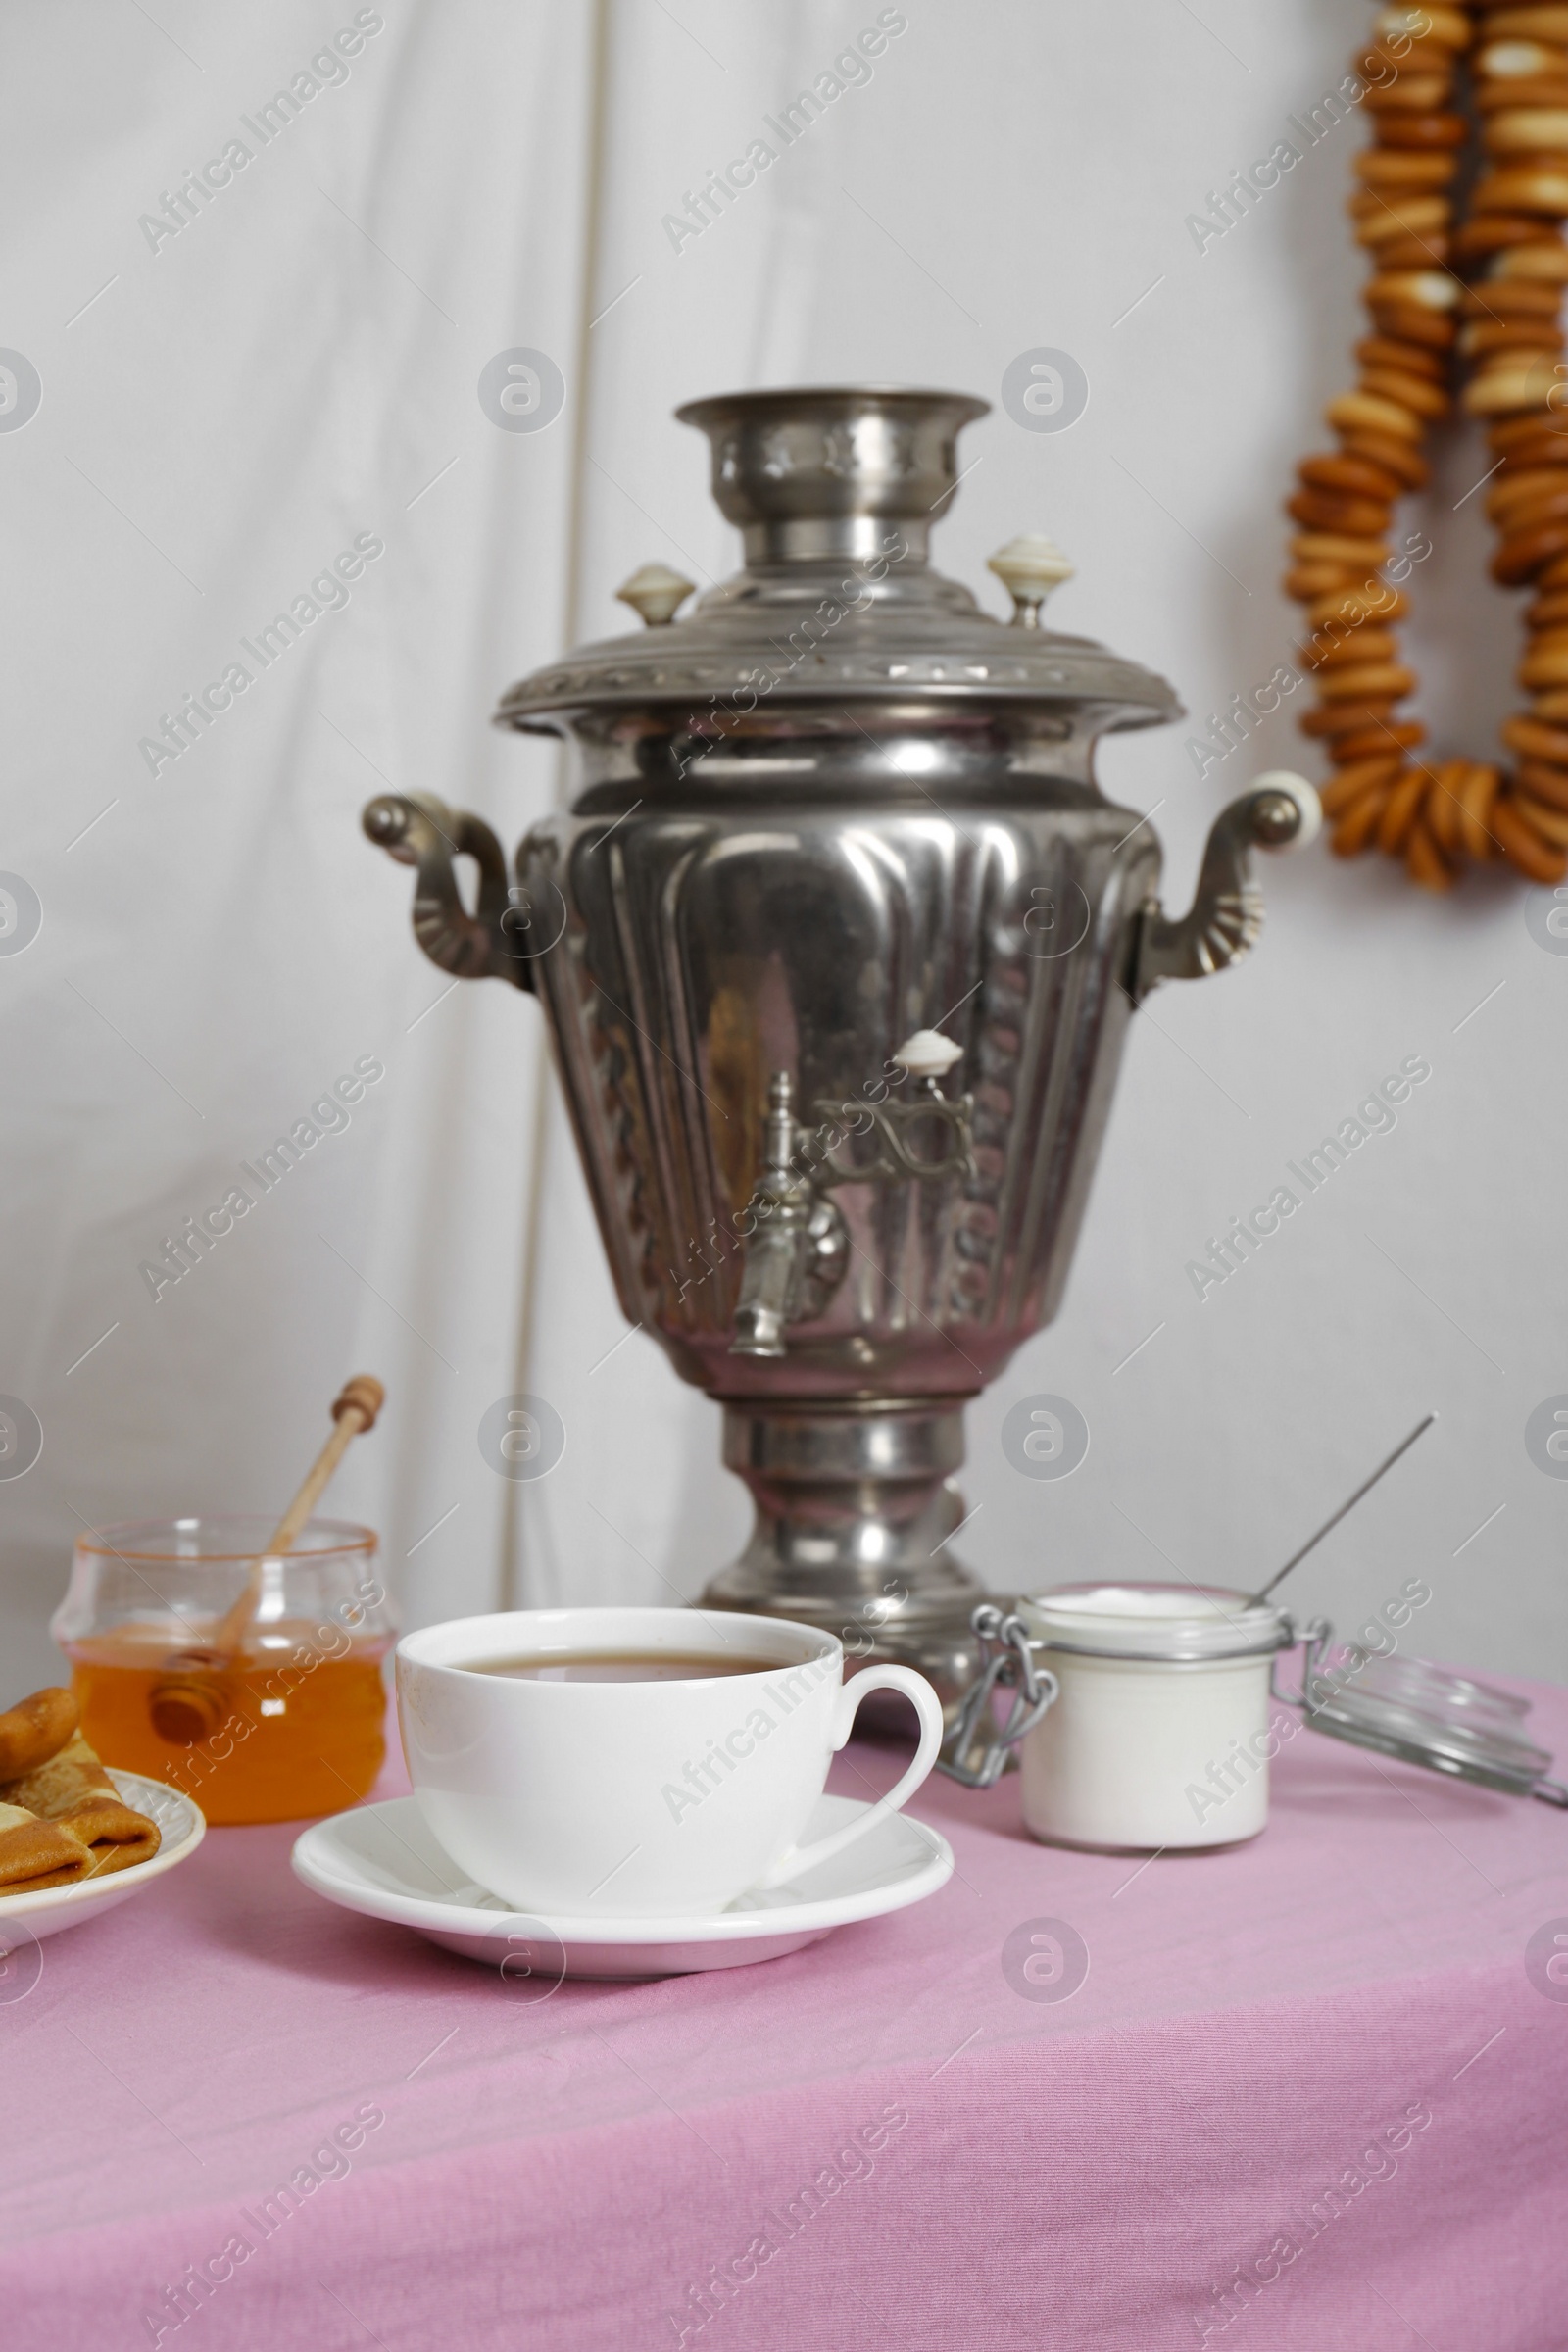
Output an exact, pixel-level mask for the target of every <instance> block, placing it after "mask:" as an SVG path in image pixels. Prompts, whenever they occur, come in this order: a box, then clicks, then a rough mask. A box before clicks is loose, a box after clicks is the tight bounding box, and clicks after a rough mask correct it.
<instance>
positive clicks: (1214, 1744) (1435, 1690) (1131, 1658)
mask: <svg viewBox="0 0 1568 2352" xmlns="http://www.w3.org/2000/svg"><path fill="white" fill-rule="evenodd" d="M973 1625H974V1630H975V1632H976V1634H977V1635H979V1637H980V1641H981V1646H982V1650H983V1652H984V1655H985V1659H986V1663H985V1666H984V1668H983V1671H982V1673H981V1674H980V1676H979V1678H978V1679H977V1680H976V1681H975V1682H974V1683H973V1684H972V1685H971V1686H970V1689H969V1690H968V1691H966V1692H965V1694H964V1696H963V1698H962V1699H961V1700H960V1702H959V1705H958V1709H957V1712H956V1718H955V1722H954V1728H953V1731H952V1733H951V1734H950V1736H949V1740H948V1742H947V1745H946V1747H945V1749H944V1753H943V1757H942V1769H943V1771H944V1772H946V1773H948V1774H949V1775H950V1776H951V1777H952V1778H953V1779H954V1780H956V1781H959V1782H961V1783H963V1785H964V1786H965V1787H968V1788H975V1789H986V1788H990V1787H991V1786H992V1784H993V1783H994V1782H996V1781H997V1780H998V1779H1000V1777H1001V1775H1002V1773H1003V1772H1004V1770H1005V1768H1006V1765H1007V1763H1008V1761H1009V1758H1010V1756H1011V1753H1012V1751H1013V1750H1014V1749H1016V1750H1017V1752H1018V1756H1019V1760H1020V1767H1021V1778H1022V1785H1023V1819H1024V1827H1025V1828H1026V1829H1027V1830H1028V1831H1029V1832H1030V1833H1031V1835H1032V1836H1034V1837H1036V1838H1041V1839H1043V1840H1044V1841H1045V1842H1046V1843H1047V1844H1051V1845H1070V1846H1079V1847H1084V1848H1087V1849H1089V1850H1091V1851H1096V1852H1110V1853H1149V1852H1153V1851H1155V1850H1158V1851H1162V1852H1173V1851H1180V1850H1182V1849H1184V1848H1185V1849H1188V1850H1191V1849H1193V1848H1204V1847H1214V1846H1222V1845H1238V1844H1241V1843H1242V1842H1243V1841H1244V1840H1246V1839H1247V1838H1255V1837H1256V1836H1257V1834H1258V1832H1259V1831H1260V1830H1261V1829H1263V1828H1264V1826H1265V1825H1266V1823H1267V1820H1268V1799H1269V1765H1270V1763H1271V1762H1272V1760H1273V1758H1274V1757H1275V1755H1277V1754H1278V1752H1279V1749H1280V1747H1281V1745H1282V1744H1283V1743H1284V1741H1285V1740H1289V1739H1291V1738H1293V1737H1294V1735H1295V1733H1296V1731H1297V1730H1298V1729H1299V1728H1301V1727H1302V1726H1303V1725H1304V1728H1306V1729H1307V1730H1309V1731H1318V1732H1324V1733H1327V1734H1329V1735H1330V1736H1331V1737H1333V1738H1335V1739H1337V1740H1348V1741H1349V1742H1350V1743H1351V1744H1352V1745H1355V1746H1358V1747H1368V1748H1372V1749H1373V1750H1375V1751H1377V1752H1379V1753H1381V1754H1384V1755H1390V1756H1397V1757H1398V1758H1399V1759H1400V1760H1401V1761H1402V1762H1405V1763H1411V1764H1420V1765H1422V1766H1424V1767H1425V1768H1426V1769H1428V1770H1429V1771H1433V1772H1440V1773H1445V1774H1448V1775H1451V1776H1456V1777H1458V1778H1460V1779H1463V1780H1467V1781H1472V1782H1475V1783H1477V1784H1478V1785H1480V1786H1482V1787H1484V1788H1490V1789H1500V1790H1505V1791H1506V1792H1508V1793H1509V1794H1512V1795H1518V1796H1534V1797H1538V1798H1540V1799H1541V1800H1542V1801H1543V1802H1544V1803H1545V1804H1551V1805H1557V1806H1562V1807H1568V1789H1565V1788H1563V1786H1562V1785H1561V1784H1560V1783H1558V1782H1555V1781H1552V1780H1550V1779H1549V1778H1548V1777H1547V1776H1548V1774H1549V1772H1550V1769H1551V1762H1552V1759H1551V1757H1550V1756H1549V1755H1548V1754H1547V1753H1546V1751H1545V1750H1544V1748H1538V1747H1536V1746H1535V1745H1534V1744H1533V1743H1532V1742H1531V1741H1530V1740H1528V1739H1527V1738H1526V1736H1525V1733H1524V1728H1523V1726H1524V1718H1525V1716H1526V1714H1527V1713H1528V1711H1529V1702H1528V1700H1526V1699H1524V1698H1522V1697H1519V1696H1517V1695H1514V1694H1512V1693H1509V1692H1507V1691H1495V1690H1492V1689H1490V1688H1489V1687H1488V1686H1486V1685H1485V1684H1481V1683H1477V1682H1475V1681H1474V1680H1473V1679H1471V1678H1470V1677H1468V1676H1465V1675H1456V1674H1454V1673H1452V1672H1451V1671H1450V1670H1448V1669H1447V1668H1445V1667H1439V1666H1433V1665H1431V1664H1430V1663H1429V1662H1428V1661H1427V1660H1425V1659H1422V1658H1394V1657H1391V1656H1388V1655H1379V1654H1375V1653H1374V1652H1373V1651H1371V1650H1368V1649H1365V1648H1362V1647H1360V1646H1359V1645H1357V1644H1355V1643H1348V1644H1345V1645H1342V1646H1341V1647H1340V1648H1338V1649H1335V1648H1334V1647H1333V1646H1332V1644H1333V1640H1334V1637H1333V1632H1332V1629H1331V1628H1330V1627H1329V1626H1328V1625H1327V1623H1326V1622H1325V1621H1324V1620H1323V1619H1321V1618H1318V1619H1316V1620H1314V1622H1313V1623H1312V1624H1310V1625H1305V1626H1301V1627H1300V1628H1298V1626H1297V1624H1296V1622H1295V1620H1294V1619H1293V1618H1292V1617H1291V1616H1290V1615H1289V1614H1288V1613H1287V1612H1286V1611H1285V1610H1283V1609H1277V1608H1275V1607H1274V1605H1273V1603H1272V1602H1270V1601H1266V1600H1260V1599H1258V1598H1257V1597H1256V1596H1255V1595H1249V1594H1247V1593H1237V1592H1232V1591H1230V1590H1229V1589H1228V1588H1226V1587H1224V1586H1199V1585H1137V1584H1084V1585H1058V1586H1056V1587H1055V1588H1054V1590H1053V1591H1052V1592H1049V1593H1038V1594H1035V1595H1032V1596H1025V1597H1023V1598H1020V1599H1019V1600H1017V1601H1015V1602H1013V1603H1012V1604H1011V1611H1010V1613H1005V1610H1004V1608H1003V1606H1000V1605H999V1604H998V1603H996V1602H995V1601H988V1602H985V1603H983V1604H982V1605H981V1606H980V1607H979V1608H977V1609H976V1610H975V1612H974V1618H973ZM1298 1642H1302V1643H1303V1644H1304V1652H1303V1666H1302V1674H1301V1688H1300V1690H1299V1691H1281V1690H1279V1689H1277V1688H1276V1687H1275V1683H1274V1660H1275V1658H1276V1656H1277V1655H1278V1653H1279V1652H1280V1651H1281V1650H1283V1649H1291V1648H1294V1647H1295V1646H1296V1644H1297V1643H1298ZM998 1691H1003V1692H1005V1693H1010V1698H1011V1705H1010V1711H1009V1713H1008V1716H1007V1719H1006V1721H1005V1723H1002V1724H999V1723H998V1721H997V1719H996V1716H995V1712H994V1699H995V1694H996V1693H997V1692H998ZM1298 1718H1299V1721H1298Z"/></svg>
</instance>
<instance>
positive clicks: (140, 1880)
mask: <svg viewBox="0 0 1568 2352" xmlns="http://www.w3.org/2000/svg"><path fill="white" fill-rule="evenodd" d="M109 1778H110V1779H111V1780H112V1781H113V1782H114V1784H115V1787H116V1788H117V1789H119V1791H120V1793H121V1795H122V1797H123V1799H124V1801H125V1803H126V1804H127V1805H130V1806H132V1807H133V1808H134V1810H135V1811H136V1812H138V1813H145V1814H146V1815H147V1817H148V1819H149V1820H151V1821H156V1822H157V1824H158V1827H159V1829H160V1830H161V1831H162V1833H163V1843H162V1845H160V1847H159V1848H158V1851H157V1853H156V1854H154V1856H153V1858H152V1860H151V1861H150V1862H136V1863H133V1864H132V1865H131V1867H130V1869H129V1870H117V1871H115V1872H114V1873H113V1875H112V1876H111V1877H109V1878H107V1879H77V1880H76V1881H75V1883H74V1884H73V1885H72V1886H69V1887H36V1888H35V1889H34V1890H33V1892H32V1893H31V1894H0V1952H10V1951H14V1950H15V1949H16V1946H17V1943H18V1942H21V1943H25V1942H26V1941H27V1940H28V1937H29V1936H53V1935H56V1934H57V1933H58V1932H59V1930H60V1929H61V1928H79V1927H80V1925H81V1923H82V1921H83V1920H84V1919H96V1918H97V1917H98V1914H99V1912H100V1911H112V1910H113V1909H114V1907H115V1905H116V1903H123V1902H124V1901H125V1899H126V1897H127V1896H129V1895H132V1894H137V1893H139V1892H140V1890H141V1889H142V1887H145V1886H146V1885H147V1884H148V1882H149V1880H152V1879H156V1878H161V1877H162V1875H163V1873H164V1872H165V1871H166V1870H172V1869H173V1867H174V1865H175V1863H176V1862H183V1861H184V1860H185V1858H186V1856H187V1855H189V1854H193V1853H194V1852H195V1851H196V1848H197V1847H198V1846H199V1845H200V1843H201V1841H202V1839H203V1838H205V1837H206V1835H207V1819H206V1816H205V1814H204V1813H203V1812H202V1809H201V1807H200V1806H199V1805H193V1804H192V1803H191V1800H190V1798H189V1797H188V1796H181V1794H180V1792H179V1790H178V1789H169V1788H166V1787H165V1785H164V1783H163V1782H162V1781H148V1780H144V1779H143V1778H142V1776H141V1774H140V1773H139V1772H117V1771H116V1770H115V1769H114V1767H113V1765H111V1766H110V1768H109ZM14 1919H20V1920H25V1922H26V1927H27V1934H26V1935H25V1936H20V1937H17V1938H15V1939H13V1940H11V1941H8V1940H7V1937H6V1927H7V1924H8V1923H9V1922H10V1921H11V1920H14Z"/></svg>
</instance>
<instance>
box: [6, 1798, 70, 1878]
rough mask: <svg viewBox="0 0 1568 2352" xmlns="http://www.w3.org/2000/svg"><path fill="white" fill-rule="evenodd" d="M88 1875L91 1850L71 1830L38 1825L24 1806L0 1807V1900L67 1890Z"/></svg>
mask: <svg viewBox="0 0 1568 2352" xmlns="http://www.w3.org/2000/svg"><path fill="white" fill-rule="evenodd" d="M91 1875H92V1849H91V1847H90V1846H88V1845H87V1844H85V1843H84V1841H83V1840H82V1839H81V1838H78V1837H77V1836H76V1834H75V1832H74V1831H73V1830H68V1829H67V1828H66V1827H65V1825H64V1823H63V1822H58V1821H40V1820H39V1819H38V1816H37V1815H36V1813H29V1812H28V1811H27V1809H26V1807H25V1805H7V1804H0V1896H4V1895H8V1894H32V1893H34V1892H35V1891H36V1890H37V1888H39V1887H67V1886H69V1885H70V1884H71V1882H72V1880H73V1879H85V1878H90V1877H91Z"/></svg>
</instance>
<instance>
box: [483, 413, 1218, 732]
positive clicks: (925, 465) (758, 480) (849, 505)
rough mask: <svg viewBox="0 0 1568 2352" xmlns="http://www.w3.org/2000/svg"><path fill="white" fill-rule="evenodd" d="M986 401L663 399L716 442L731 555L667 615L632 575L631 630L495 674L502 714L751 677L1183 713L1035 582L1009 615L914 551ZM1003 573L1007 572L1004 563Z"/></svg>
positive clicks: (945, 697) (1144, 713)
mask: <svg viewBox="0 0 1568 2352" xmlns="http://www.w3.org/2000/svg"><path fill="white" fill-rule="evenodd" d="M989 408H990V403H989V402H988V401H984V400H977V399H974V398H973V397H971V396H970V395H969V394H967V393H962V392H934V391H919V390H909V389H904V388H901V387H899V386H896V385H886V384H850V385H820V386H806V387H803V388H799V389H794V390H786V391H768V392H731V393H725V394H722V395H720V396H718V397H717V398H714V399H711V400H698V401H692V402H689V403H688V404H687V406H686V407H684V408H681V409H677V411H676V412H675V414H676V416H677V417H679V418H680V419H681V421H682V422H683V423H686V424H692V425H696V426H697V427H698V428H699V429H700V430H701V431H703V432H705V433H706V434H707V435H708V437H709V441H710V443H711V449H712V491H713V496H714V498H715V499H716V500H717V502H718V505H719V507H720V508H721V509H722V511H723V513H724V515H726V516H727V517H728V519H729V520H730V521H731V522H733V523H735V524H736V525H737V526H738V527H739V529H740V530H741V532H742V534H743V538H744V542H745V551H746V564H745V568H744V569H743V570H741V571H739V572H737V573H736V574H735V576H734V577H733V578H732V579H729V580H725V581H724V582H722V583H721V584H720V585H719V586H718V587H716V588H711V589H710V590H709V591H708V593H707V594H706V595H705V596H702V597H700V598H699V599H698V601H697V603H696V605H695V606H694V607H693V609H692V612H691V615H690V617H689V618H688V619H685V620H674V619H671V618H669V617H668V614H669V613H671V611H672V610H673V609H674V607H675V601H676V598H677V592H678V591H679V590H680V588H681V586H682V583H681V581H680V579H679V577H678V575H673V574H669V573H664V572H661V574H660V576H659V578H658V579H657V581H652V582H644V583H643V584H642V585H641V586H639V581H641V580H642V575H638V580H634V581H628V582H627V594H628V601H629V602H633V603H636V604H638V605H639V608H640V609H642V610H644V611H645V612H646V613H647V616H648V619H649V622H650V625H649V626H647V627H645V628H644V629H643V630H642V631H641V632H640V633H639V634H636V635H633V636H627V637H611V638H606V639H604V640H602V641H601V642H600V643H599V644H596V645H588V646H584V647H582V648H581V649H580V650H579V651H578V652H576V653H574V654H572V655H570V656H568V657H567V659H566V660H565V661H564V662H551V663H549V664H548V665H547V666H546V667H545V668H543V669H539V670H535V671H534V673H533V675H532V676H531V677H527V678H524V679H522V680H521V682H520V683H519V684H518V685H516V686H514V687H513V688H512V690H511V692H510V693H509V694H507V695H506V696H505V697H504V699H503V701H502V704H501V707H500V709H499V711H497V713H496V723H497V724H498V725H500V726H508V727H519V728H523V729H525V730H529V731H534V732H542V733H555V732H558V731H559V730H560V727H561V725H562V724H563V723H564V721H566V720H567V719H568V718H569V716H570V715H572V714H573V713H578V712H584V713H586V712H589V711H616V710H620V709H626V710H632V709H646V708H657V707H659V706H664V705H670V704H676V705H685V706H689V707H691V706H695V707H699V708H706V707H708V706H709V705H710V704H715V703H717V704H722V703H727V702H730V701H731V700H732V699H733V698H747V697H750V698H751V700H750V702H749V703H746V704H745V707H746V708H748V709H752V708H755V707H756V706H757V704H758V702H759V701H764V703H765V704H781V705H782V704H788V705H792V706H798V705H799V704H801V703H807V702H809V703H815V704H821V703H841V702H844V701H848V700H873V701H880V702H892V701H900V700H907V699H908V698H910V697H917V698H918V699H919V700H921V701H928V700H932V699H935V700H939V701H943V702H954V701H957V702H971V703H982V702H986V703H989V702H996V701H1005V702H1018V701H1028V702H1032V703H1042V704H1054V705H1057V706H1061V705H1070V706H1072V707H1073V708H1074V710H1075V711H1080V712H1082V711H1088V713H1089V714H1090V731H1091V732H1096V733H1098V732H1100V731H1101V730H1102V729H1106V728H1125V727H1139V726H1152V725H1156V724H1159V723H1160V722H1162V721H1163V720H1166V719H1170V718H1175V717H1178V716H1179V715H1180V711H1181V706H1180V704H1179V703H1178V702H1177V699H1176V697H1175V695H1174V694H1173V692H1172V691H1171V689H1170V687H1169V686H1167V685H1166V683H1165V681H1164V679H1163V678H1160V677H1156V676H1155V675H1154V673H1153V672H1152V671H1151V670H1147V669H1144V668H1142V667H1141V666H1140V665H1139V664H1138V663H1137V662H1128V661H1125V660H1123V659H1122V658H1121V656H1119V655H1117V654H1113V653H1111V652H1109V651H1108V650H1107V649H1106V648H1105V647H1104V646H1102V645H1097V644H1096V643H1095V642H1094V640H1093V639H1092V638H1087V637H1066V636H1061V635H1058V634H1057V633H1056V632H1055V631H1054V630H1051V629H1045V628H1042V627H1040V626H1039V625H1038V619H1039V606H1040V602H1041V601H1042V595H1043V593H1044V592H1043V590H1042V589H1041V588H1040V587H1039V586H1035V587H1034V588H1032V589H1030V590H1029V592H1028V593H1025V594H1019V592H1018V591H1017V590H1014V594H1015V597H1016V599H1017V607H1016V611H1015V613H1014V616H1013V619H1012V620H1011V621H1010V622H1007V621H1002V620H998V619H995V618H994V617H993V616H992V615H991V614H990V613H986V612H984V611H983V610H982V609H981V607H980V606H979V605H977V604H976V602H975V600H974V598H973V597H972V596H971V595H970V593H969V591H968V589H967V588H965V587H963V586H961V585H960V584H959V583H958V582H957V581H956V580H950V579H947V578H945V577H944V576H943V574H942V573H941V572H939V571H934V570H933V569H932V568H931V566H930V564H929V563H928V561H927V540H928V535H929V532H930V527H931V524H932V523H933V521H936V520H940V518H941V516H942V515H944V514H945V513H946V512H947V510H948V508H949V506H950V505H951V503H952V500H953V498H954V496H955V494H956V490H957V487H958V483H959V480H960V479H961V476H960V474H959V471H958V464H957V448H956V445H957V436H958V433H959V432H960V430H961V429H962V427H963V426H964V425H965V424H968V423H971V422H972V421H973V420H974V419H975V418H976V417H983V416H985V415H986V414H987V413H988V411H989ZM1009 584H1010V583H1009Z"/></svg>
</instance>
